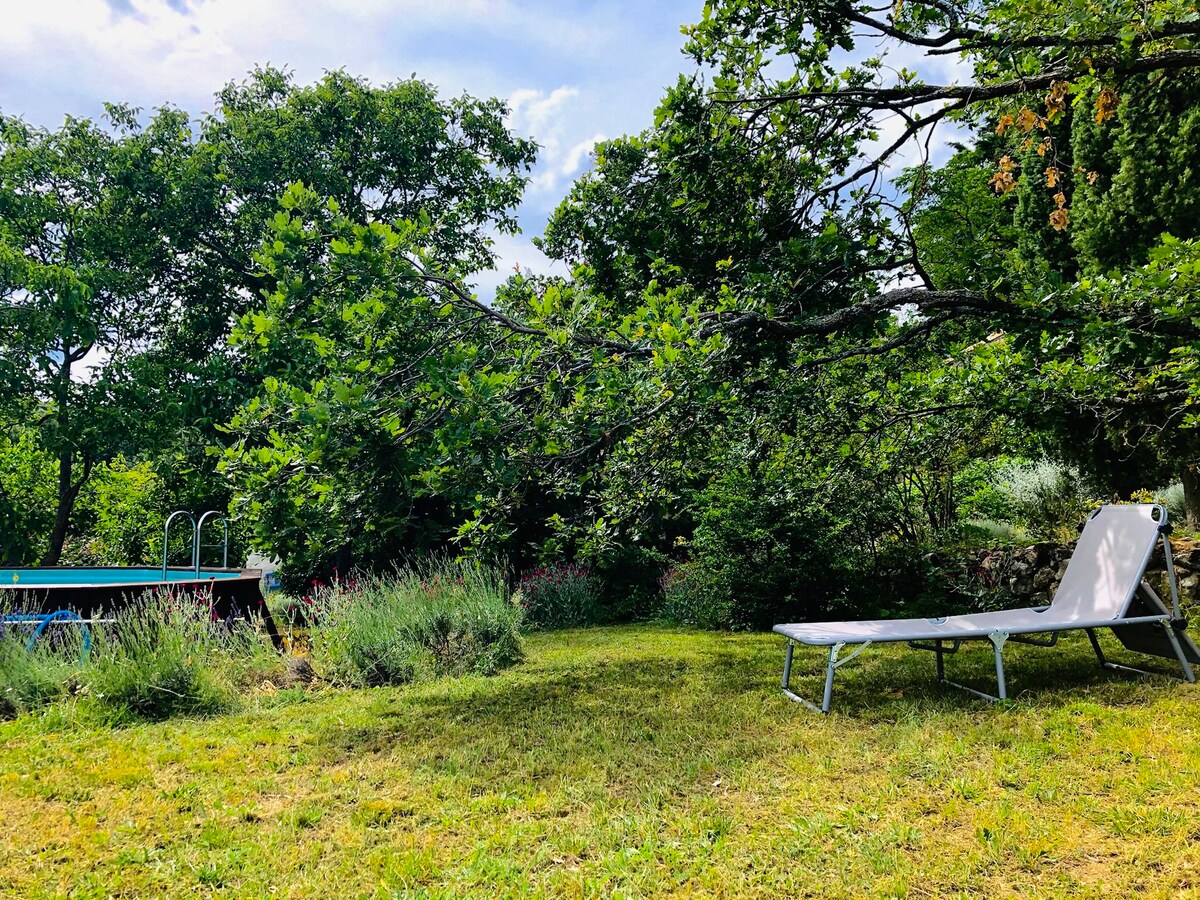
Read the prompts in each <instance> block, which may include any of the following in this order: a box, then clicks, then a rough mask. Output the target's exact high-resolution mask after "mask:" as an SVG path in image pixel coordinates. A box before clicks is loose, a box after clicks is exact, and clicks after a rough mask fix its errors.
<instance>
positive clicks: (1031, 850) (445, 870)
mask: <svg viewBox="0 0 1200 900" xmlns="http://www.w3.org/2000/svg"><path fill="white" fill-rule="evenodd" d="M1109 643H1110V644H1112V642H1111V641H1110V642H1109ZM1113 648H1114V655H1117V653H1116V651H1115V644H1114V645H1113ZM1060 651H1061V652H1060ZM1006 654H1007V656H1008V657H1010V658H1011V666H1010V672H1009V675H1010V685H1011V689H1012V690H1013V691H1014V692H1015V693H1017V695H1018V696H1017V699H1016V701H1015V702H1013V703H1011V704H1007V705H1003V706H1001V705H988V704H985V703H983V702H982V701H978V700H975V699H972V698H971V697H969V696H967V695H965V694H962V693H960V692H957V691H953V690H952V689H949V688H942V687H938V686H937V685H936V684H934V682H933V679H932V669H933V660H932V658H931V657H929V656H928V655H927V654H916V653H911V652H905V651H902V650H900V649H898V648H885V649H882V650H878V651H876V650H875V648H871V650H868V651H867V653H866V654H864V657H863V658H862V661H861V663H855V664H852V665H851V666H850V667H848V668H847V669H845V670H843V673H844V675H843V677H842V679H841V682H840V683H839V685H838V688H837V690H836V692H835V697H834V704H835V705H834V711H835V712H834V715H833V716H831V717H829V718H822V717H820V716H818V715H815V714H813V713H811V712H809V711H807V710H805V709H803V708H801V707H799V706H797V705H795V704H792V703H790V702H788V701H787V700H786V699H784V698H783V696H782V695H781V694H780V693H779V691H778V689H777V681H778V677H779V670H780V667H781V661H782V642H781V641H780V640H778V639H776V638H773V637H772V636H770V635H714V634H702V633H693V632H686V631H674V630H667V629H659V628H654V627H626V628H613V629H597V630H590V631H575V632H564V633H558V634H548V635H540V636H535V637H533V638H531V639H530V640H529V658H528V660H527V661H526V662H525V663H524V664H523V665H521V666H519V667H517V668H515V669H513V670H510V671H509V672H507V673H505V674H503V675H501V676H499V677H495V678H490V679H484V678H467V679H459V680H448V681H442V682H436V683H430V684H426V685H421V686H417V687H413V688H404V689H379V690H368V691H342V690H329V689H326V690H317V691H313V692H310V693H309V694H307V695H305V694H303V693H299V692H291V691H289V692H284V693H281V694H276V695H273V696H271V695H265V694H264V695H262V696H260V697H258V698H256V699H253V700H252V701H251V708H250V709H248V710H247V711H245V712H241V713H238V714H235V715H228V716H224V717H219V718H214V719H208V720H189V721H174V722H170V723H167V724H159V725H146V726H141V727H134V728H121V729H97V728H96V727H94V726H83V725H81V724H72V723H71V721H70V720H69V717H68V716H66V715H64V714H63V713H62V712H51V713H48V714H45V715H43V716H41V717H32V716H31V717H26V718H23V719H20V720H17V721H15V722H8V723H3V724H0V747H2V748H3V749H2V750H0V894H2V895H4V896H15V897H47V896H71V897H109V896H120V897H158V896H171V897H194V896H244V897H261V896H268V895H270V896H279V897H339V898H350V897H377V896H379V897H387V896H414V897H423V896H462V895H470V896H479V897H490V896H526V895H549V896H601V895H603V896H610V895H611V896H643V895H678V896H689V895H717V896H782V895H786V896H813V897H853V896H862V895H883V896H914V897H942V896H945V897H954V896H992V897H1003V896H1028V895H1042V896H1045V895H1049V896H1058V895H1062V896H1112V897H1133V896H1148V897H1156V896H1162V897H1167V896H1171V897H1175V896H1200V689H1197V688H1196V687H1191V686H1182V685H1179V684H1177V683H1174V682H1168V681H1167V680H1166V679H1161V678H1159V679H1139V678H1135V677H1128V676H1120V675H1116V674H1114V673H1105V672H1101V671H1099V670H1097V669H1096V667H1095V665H1094V663H1093V662H1092V661H1091V657H1090V650H1089V648H1088V647H1087V644H1086V639H1083V640H1081V639H1079V638H1078V637H1072V638H1070V639H1066V640H1065V641H1064V644H1062V645H1060V648H1059V651H1050V650H1039V649H1036V648H1032V647H1021V646H1012V645H1010V646H1009V647H1008V648H1007V649H1006ZM964 655H965V657H966V658H964ZM819 656H820V655H819V654H818V653H816V652H814V651H803V652H800V653H798V655H797V659H798V669H799V670H800V671H801V672H802V673H803V674H805V675H809V676H810V677H805V678H801V679H798V680H797V682H796V683H797V684H798V686H799V687H800V688H801V689H803V690H805V691H806V692H807V693H808V694H809V695H810V696H811V695H815V694H816V693H817V692H818V690H819V677H818V671H819V668H820V665H821V662H820V658H819ZM949 665H950V666H951V667H952V672H951V674H952V676H961V677H963V678H965V679H967V680H969V681H972V682H975V683H978V684H980V685H981V686H982V685H985V684H987V679H988V677H989V676H990V673H991V667H990V653H989V652H988V650H987V649H986V648H985V646H984V645H978V646H977V647H976V648H975V649H974V650H972V651H970V652H968V653H966V654H961V655H960V656H959V657H957V658H953V659H951V660H950V662H949Z"/></svg>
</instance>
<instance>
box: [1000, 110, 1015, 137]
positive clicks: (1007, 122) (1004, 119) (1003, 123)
mask: <svg viewBox="0 0 1200 900" xmlns="http://www.w3.org/2000/svg"><path fill="white" fill-rule="evenodd" d="M1012 126H1013V117H1012V116H1010V115H1009V114H1008V113H1005V114H1004V115H1002V116H1001V117H1000V124H998V125H997V126H996V134H1000V135H1002V134H1004V132H1006V131H1008V129H1010V128H1012Z"/></svg>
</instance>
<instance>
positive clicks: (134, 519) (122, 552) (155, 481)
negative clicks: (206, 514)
mask: <svg viewBox="0 0 1200 900" xmlns="http://www.w3.org/2000/svg"><path fill="white" fill-rule="evenodd" d="M162 494H163V487H162V483H161V481H160V480H159V478H158V474H157V473H156V472H155V471H154V468H153V465H152V464H151V463H150V462H149V461H144V462H141V463H137V464H136V465H131V464H130V463H129V461H128V460H127V459H126V458H125V457H124V456H118V457H117V458H116V459H113V460H111V461H109V462H107V463H104V464H103V465H100V466H98V467H97V468H96V471H95V473H94V474H93V475H92V477H91V478H90V479H89V480H88V483H87V485H86V486H85V487H84V489H83V490H82V491H81V492H80V496H79V500H78V501H77V507H76V513H75V522H74V526H73V530H74V532H75V533H77V534H79V540H78V541H69V542H68V543H67V545H66V548H65V551H64V555H65V557H66V562H67V563H68V564H70V565H85V566H86V565H93V566H136V565H144V564H147V563H150V562H153V561H158V560H161V558H162V523H163V521H164V519H165V517H164V516H163V514H162V512H161V510H162V509H163V508H164V506H165V503H164V498H163V496H162ZM207 539H208V538H206V540H207Z"/></svg>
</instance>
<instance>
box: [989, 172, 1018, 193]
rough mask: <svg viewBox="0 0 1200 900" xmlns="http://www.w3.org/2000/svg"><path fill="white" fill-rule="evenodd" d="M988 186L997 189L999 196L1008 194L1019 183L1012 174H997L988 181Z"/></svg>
mask: <svg viewBox="0 0 1200 900" xmlns="http://www.w3.org/2000/svg"><path fill="white" fill-rule="evenodd" d="M988 184H990V185H991V186H992V187H993V188H994V189H995V191H996V193H997V194H1007V193H1008V192H1009V191H1011V190H1012V189H1013V188H1015V187H1016V186H1017V182H1016V180H1015V179H1014V178H1013V177H1012V173H1011V172H997V173H996V174H995V175H993V176H992V177H991V178H990V179H988Z"/></svg>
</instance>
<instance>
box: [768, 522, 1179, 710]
mask: <svg viewBox="0 0 1200 900" xmlns="http://www.w3.org/2000/svg"><path fill="white" fill-rule="evenodd" d="M1169 531H1170V529H1169V528H1166V527H1163V528H1160V534H1161V537H1162V545H1163V553H1164V555H1165V558H1166V569H1167V583H1168V585H1169V586H1170V589H1171V613H1169V614H1165V615H1154V616H1135V617H1132V618H1121V619H1112V620H1108V621H1094V622H1081V623H1079V624H1078V625H1072V626H1070V627H1064V626H1061V625H1060V626H1058V627H1056V628H1053V629H1045V630H1042V631H1021V632H1015V633H1010V632H1008V631H1002V630H996V631H990V632H986V633H983V632H981V633H979V634H971V633H967V634H963V635H957V636H956V637H954V638H941V639H937V638H934V639H930V640H929V641H928V642H926V641H920V640H916V641H912V640H907V639H905V638H897V639H895V640H880V639H874V640H864V641H858V642H852V641H837V642H836V643H833V644H830V645H829V661H828V663H827V664H826V666H825V693H824V695H823V696H822V698H821V705H820V706H819V707H818V706H817V705H816V704H815V703H813V702H812V701H810V700H806V699H805V698H804V697H801V696H800V695H799V694H796V693H795V692H793V691H792V689H791V680H792V654H793V652H794V651H795V649H796V645H797V644H798V643H800V642H799V641H797V640H795V639H794V638H790V637H789V638H787V645H786V649H785V650H784V657H783V683H782V687H783V693H784V695H785V696H786V697H787V698H788V699H789V700H794V701H795V702H797V703H801V704H803V705H804V706H807V707H808V708H809V709H811V710H813V711H814V712H819V713H826V714H828V712H829V707H830V704H831V703H832V700H833V675H834V672H836V671H837V670H838V669H840V668H841V667H842V666H844V665H846V663H848V662H851V661H852V660H854V659H856V658H857V657H858V656H859V654H861V653H862V652H863V651H864V650H866V649H867V647H869V646H871V644H874V643H906V644H908V646H909V647H911V648H912V649H914V650H928V651H930V652H931V653H933V654H934V656H935V657H936V659H937V680H938V681H939V682H941V683H942V684H948V685H950V686H951V687H956V688H959V689H960V690H964V691H966V692H967V693H970V694H974V695H975V696H976V697H980V698H982V699H984V700H992V701H999V700H1007V699H1008V685H1007V682H1006V681H1005V678H1004V645H1005V643H1007V642H1008V641H1013V642H1014V643H1021V644H1033V645H1034V646H1037V647H1053V646H1054V645H1055V644H1057V643H1058V638H1059V635H1061V634H1062V633H1063V632H1065V631H1084V632H1086V633H1087V636H1088V640H1089V641H1090V642H1091V644H1092V649H1093V650H1094V651H1095V653H1096V658H1097V659H1098V660H1099V662H1100V666H1101V667H1102V668H1105V669H1113V670H1115V671H1120V672H1133V673H1136V674H1139V675H1151V674H1154V673H1152V672H1148V671H1146V670H1145V669H1137V668H1134V667H1132V666H1125V665H1121V664H1119V663H1114V662H1110V661H1109V660H1108V659H1106V658H1105V656H1104V651H1103V650H1102V649H1101V648H1100V641H1099V640H1098V639H1097V637H1096V629H1097V628H1111V629H1113V631H1114V632H1115V631H1116V630H1117V629H1118V628H1121V627H1122V626H1125V625H1146V624H1157V625H1159V626H1161V627H1162V629H1163V632H1164V633H1165V634H1166V637H1167V640H1168V641H1169V642H1170V644H1171V648H1172V649H1173V650H1174V651H1175V658H1176V659H1177V660H1178V661H1179V666H1180V668H1181V669H1182V670H1183V680H1184V681H1186V682H1188V683H1195V681H1196V675H1195V672H1193V671H1192V666H1191V663H1189V662H1188V658H1187V654H1186V653H1185V652H1184V650H1183V647H1182V645H1181V644H1180V643H1179V637H1178V636H1177V635H1176V634H1175V630H1176V629H1177V628H1179V629H1180V630H1182V628H1183V626H1184V625H1186V624H1187V623H1186V620H1185V619H1184V618H1183V616H1182V614H1181V611H1180V608H1179V584H1178V582H1177V580H1176V577H1175V564H1174V562H1173V560H1172V558H1171V541H1170V538H1169V537H1168V533H1169ZM1039 609H1046V607H1039ZM1035 634H1048V635H1050V638H1049V640H1045V641H1039V640H1035V639H1033V638H1032V637H1030V636H1031V635H1035ZM979 640H986V641H989V642H990V643H991V645H992V653H993V655H994V656H995V659H996V687H997V692H996V694H988V693H986V692H984V691H980V690H976V689H975V688H972V687H967V686H966V685H965V684H959V683H958V682H956V681H950V680H949V679H948V678H946V664H945V657H946V656H947V655H950V654H954V653H957V652H958V649H959V647H960V646H961V645H962V644H963V643H965V642H967V641H979ZM851 644H853V645H856V649H854V650H853V651H851V653H850V654H849V655H848V656H842V655H841V653H842V651H843V650H844V649H845V648H846V647H847V646H848V645H851ZM947 645H949V646H947Z"/></svg>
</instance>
